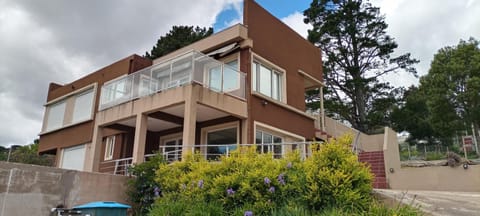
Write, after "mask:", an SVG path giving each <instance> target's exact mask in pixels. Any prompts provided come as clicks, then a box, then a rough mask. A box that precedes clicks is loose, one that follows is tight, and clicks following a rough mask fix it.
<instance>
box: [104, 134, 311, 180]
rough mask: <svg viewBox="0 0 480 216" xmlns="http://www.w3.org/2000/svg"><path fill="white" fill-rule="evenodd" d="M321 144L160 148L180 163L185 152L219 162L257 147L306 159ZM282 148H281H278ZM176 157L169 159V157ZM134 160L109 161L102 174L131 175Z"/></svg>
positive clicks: (259, 150)
mask: <svg viewBox="0 0 480 216" xmlns="http://www.w3.org/2000/svg"><path fill="white" fill-rule="evenodd" d="M312 144H319V142H316V141H313V142H282V143H265V144H198V145H169V146H162V147H161V148H160V152H159V153H158V154H161V155H163V156H164V158H165V159H166V161H167V162H168V163H172V162H175V161H179V160H181V158H182V153H183V150H185V149H188V150H189V151H190V150H192V151H195V152H197V153H200V154H201V155H203V156H204V157H205V158H206V159H208V160H211V161H216V160H218V159H219V158H220V157H221V156H222V155H225V156H227V157H229V156H230V152H231V151H232V150H234V149H236V148H238V147H244V146H256V147H257V152H260V153H271V154H272V157H273V158H281V157H283V156H284V155H285V154H286V153H288V152H290V151H293V150H298V151H300V154H301V157H302V158H306V157H309V156H310V155H311V149H310V148H311V145H312ZM278 147H280V148H278ZM166 148H173V149H174V150H170V151H167V150H166ZM155 155H157V154H147V155H145V156H144V160H147V159H148V158H149V157H153V156H155ZM172 155H173V156H174V157H169V156H172ZM132 162H133V158H132V157H128V158H121V159H117V160H109V161H103V162H101V166H100V172H104V173H111V174H115V175H129V174H130V173H129V172H128V168H129V167H130V166H131V165H132Z"/></svg>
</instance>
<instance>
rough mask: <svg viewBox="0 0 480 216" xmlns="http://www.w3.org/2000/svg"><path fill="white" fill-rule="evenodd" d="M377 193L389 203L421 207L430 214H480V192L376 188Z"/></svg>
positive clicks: (440, 215)
mask: <svg viewBox="0 0 480 216" xmlns="http://www.w3.org/2000/svg"><path fill="white" fill-rule="evenodd" d="M479 187H480V186H479ZM375 193H376V194H377V195H378V196H379V197H380V198H381V199H383V200H384V201H385V202H386V203H387V204H390V205H398V203H399V202H402V203H404V204H407V205H413V206H416V207H419V208H420V209H421V210H422V211H424V212H425V213H427V214H428V215H433V216H444V215H452V216H470V215H480V193H478V192H450V191H406V190H403V191H402V190H386V189H375Z"/></svg>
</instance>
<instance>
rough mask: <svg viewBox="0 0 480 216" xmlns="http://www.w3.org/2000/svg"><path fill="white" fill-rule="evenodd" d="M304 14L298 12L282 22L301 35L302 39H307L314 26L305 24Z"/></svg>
mask: <svg viewBox="0 0 480 216" xmlns="http://www.w3.org/2000/svg"><path fill="white" fill-rule="evenodd" d="M303 19H304V17H303V14H302V13H300V12H298V11H296V12H295V13H293V14H290V15H288V16H286V17H284V18H282V19H281V20H282V21H283V22H284V23H285V24H287V25H288V26H290V28H292V29H293V30H295V31H296V32H297V33H298V34H300V35H301V36H302V37H304V38H307V35H308V30H309V29H312V25H310V24H305V23H304V22H303Z"/></svg>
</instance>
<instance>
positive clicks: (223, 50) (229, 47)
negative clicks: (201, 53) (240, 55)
mask: <svg viewBox="0 0 480 216" xmlns="http://www.w3.org/2000/svg"><path fill="white" fill-rule="evenodd" d="M238 47H239V45H238V43H232V44H229V45H226V46H224V47H222V48H220V49H217V50H214V51H212V52H209V53H207V56H214V55H219V56H220V57H221V56H225V55H227V54H228V53H230V52H231V51H233V50H235V49H237V48H238Z"/></svg>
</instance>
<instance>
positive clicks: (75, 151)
mask: <svg viewBox="0 0 480 216" xmlns="http://www.w3.org/2000/svg"><path fill="white" fill-rule="evenodd" d="M84 162H85V145H78V146H73V147H68V148H64V149H63V150H62V159H61V161H60V168H63V169H71V170H79V171H82V170H83V163H84Z"/></svg>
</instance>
